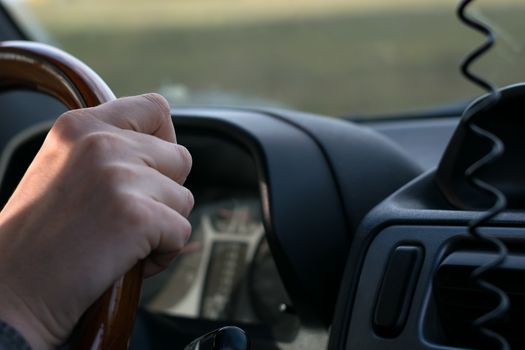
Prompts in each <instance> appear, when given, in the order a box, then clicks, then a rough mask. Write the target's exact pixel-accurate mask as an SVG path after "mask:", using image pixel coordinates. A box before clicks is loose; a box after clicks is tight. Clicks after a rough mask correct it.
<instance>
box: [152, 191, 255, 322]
mask: <svg viewBox="0 0 525 350" xmlns="http://www.w3.org/2000/svg"><path fill="white" fill-rule="evenodd" d="M190 222H191V223H192V226H193V234H192V237H191V238H190V241H189V243H188V245H189V246H190V247H191V249H190V250H189V251H188V252H186V253H184V254H182V255H181V256H179V257H178V258H177V259H176V261H175V263H174V264H173V267H172V268H170V269H169V270H168V271H166V272H164V273H163V274H162V275H163V276H161V277H157V280H151V281H149V280H148V281H146V284H147V285H146V287H147V288H148V287H149V289H150V290H151V289H152V288H153V289H156V295H154V296H153V297H151V298H150V300H149V301H148V302H147V307H148V308H149V309H152V310H155V311H161V312H164V313H168V314H172V315H178V316H187V317H193V318H197V317H202V318H206V319H212V320H215V319H223V320H224V319H235V318H237V319H239V318H242V320H243V321H248V322H249V321H252V322H257V319H256V317H255V316H254V315H255V314H254V313H253V312H250V311H249V310H251V302H250V298H249V296H248V294H249V293H248V291H247V288H246V285H247V278H246V276H247V274H248V271H249V269H248V267H249V265H250V264H251V263H252V261H253V259H254V256H255V253H256V251H257V247H258V245H259V243H260V241H261V240H262V239H263V238H264V229H263V225H262V220H261V208H260V204H259V201H258V200H257V199H255V198H235V199H225V200H220V201H214V202H209V203H206V204H202V205H200V206H199V207H198V208H196V209H195V210H194V212H193V213H192V215H191V216H190ZM161 279H164V281H162V280H161ZM151 285H153V287H151ZM243 293H244V294H245V296H244V297H242V296H240V294H243ZM238 303H242V304H243V305H237V304H238ZM236 310H243V312H242V316H240V314H239V313H238V312H237V311H236ZM246 310H248V311H246Z"/></svg>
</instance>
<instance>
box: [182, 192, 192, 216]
mask: <svg viewBox="0 0 525 350" xmlns="http://www.w3.org/2000/svg"><path fill="white" fill-rule="evenodd" d="M182 191H183V194H184V207H183V212H182V213H181V214H183V215H184V216H186V217H187V216H188V215H190V213H191V211H192V209H193V206H194V205H195V198H194V197H193V193H191V191H190V190H189V189H187V188H186V187H182Z"/></svg>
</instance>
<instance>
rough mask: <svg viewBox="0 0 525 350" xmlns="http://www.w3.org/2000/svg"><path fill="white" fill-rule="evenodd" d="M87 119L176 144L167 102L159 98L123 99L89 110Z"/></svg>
mask: <svg viewBox="0 0 525 350" xmlns="http://www.w3.org/2000/svg"><path fill="white" fill-rule="evenodd" d="M84 113H88V114H89V115H90V116H92V117H94V118H96V119H98V120H101V121H103V122H105V123H107V124H109V125H112V126H115V127H117V128H120V129H125V130H133V131H136V132H139V133H143V134H148V135H154V136H156V137H158V138H161V139H163V140H165V141H168V142H176V141H177V140H176V137H175V130H174V129H173V124H172V122H171V113H170V106H169V104H168V101H166V99H165V98H164V97H162V96H161V95H159V94H154V93H152V94H146V95H141V96H133V97H123V98H119V99H117V100H115V101H111V102H108V103H105V104H102V105H100V106H97V107H93V108H88V109H86V110H85V111H84Z"/></svg>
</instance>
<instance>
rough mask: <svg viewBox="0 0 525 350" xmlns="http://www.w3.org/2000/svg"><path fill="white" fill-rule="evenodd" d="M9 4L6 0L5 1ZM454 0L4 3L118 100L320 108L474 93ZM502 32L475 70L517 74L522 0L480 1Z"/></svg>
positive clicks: (363, 107)
mask: <svg viewBox="0 0 525 350" xmlns="http://www.w3.org/2000/svg"><path fill="white" fill-rule="evenodd" d="M4 2H6V1H4ZM456 3H457V1H455V0H396V1H392V0H286V1H283V0H178V1H172V0H98V1H97V0H75V1H67V0H26V1H22V0H10V1H8V4H9V5H10V7H11V8H12V9H13V10H14V12H15V14H16V17H18V18H19V19H20V20H21V22H23V23H25V24H26V30H28V31H29V34H30V36H31V37H33V38H35V39H37V40H41V41H46V42H49V43H51V44H53V45H56V46H59V47H61V48H63V49H65V50H66V51H68V52H70V53H71V54H73V55H75V56H77V57H79V58H80V59H82V60H83V61H85V62H86V63H87V64H88V65H90V66H91V67H92V68H93V69H94V70H95V71H97V72H98V73H99V74H100V75H101V76H102V78H103V79H105V80H106V81H107V82H108V84H109V85H110V87H112V89H113V90H114V91H115V93H116V94H117V95H119V96H123V95H130V94H139V93H143V92H147V91H158V92H160V93H161V94H163V95H164V96H166V97H167V98H168V100H169V101H170V102H171V103H172V105H173V106H186V105H201V106H202V105H208V106H217V105H228V106H247V105H249V106H278V107H286V108H294V109H300V110H305V111H309V112H314V113H320V114H325V115H333V116H340V115H349V114H352V113H358V114H363V113H364V114H379V113H393V112H400V111H406V110H414V109H419V108H428V107H434V106H437V105H442V104H450V103H454V102H457V101H460V100H465V99H468V98H472V97H474V96H476V95H479V94H480V93H481V91H480V90H478V89H477V88H475V87H472V86H471V85H470V84H469V83H467V82H466V81H464V80H463V78H461V76H460V74H459V73H458V64H459V62H460V60H461V58H462V57H463V56H464V55H465V54H466V53H467V52H468V51H469V50H471V49H472V48H474V47H475V46H476V45H478V44H479V43H480V42H481V40H482V39H483V38H482V37H481V36H479V35H478V34H477V33H474V32H472V31H471V30H470V29H468V28H465V27H464V26H462V25H461V24H459V22H458V21H457V19H456V17H455V13H454V12H455V6H456ZM475 12H476V16H478V17H481V18H483V19H485V20H487V21H489V22H490V23H491V24H492V25H493V26H494V28H495V29H496V30H497V32H498V34H499V39H500V40H499V42H498V45H497V47H496V50H494V51H492V52H491V53H490V54H489V55H487V56H486V57H484V58H483V59H482V60H481V61H480V63H478V64H476V65H475V69H476V70H477V71H478V72H480V73H482V74H483V75H484V76H486V77H488V78H490V79H492V80H493V81H494V82H495V83H497V84H498V85H506V84H510V83H514V82H518V81H521V80H524V75H525V64H523V63H522V62H520V59H521V56H522V51H523V39H522V36H521V35H519V34H521V33H522V32H523V27H524V24H523V20H522V17H523V14H524V13H525V4H524V3H523V2H521V1H517V0H516V1H510V0H497V1H492V2H489V1H479V4H478V5H477V7H476V8H475Z"/></svg>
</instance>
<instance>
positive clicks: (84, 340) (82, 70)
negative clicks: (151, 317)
mask: <svg viewBox="0 0 525 350" xmlns="http://www.w3.org/2000/svg"><path fill="white" fill-rule="evenodd" d="M6 88H23V89H30V90H37V91H41V92H44V93H46V94H49V95H51V96H53V97H55V98H57V99H58V100H59V101H61V102H62V103H64V104H65V105H66V107H67V108H69V109H77V108H84V107H94V106H97V105H99V104H101V103H104V102H108V101H111V100H114V99H115V95H114V94H113V92H111V90H110V89H109V87H108V86H107V85H106V83H104V81H103V80H102V79H101V78H100V77H99V76H98V75H97V74H96V73H95V72H94V71H93V70H91V69H90V68H89V67H88V66H86V65H85V64H84V63H82V62H80V61H79V60H77V59H76V58H74V57H73V56H71V55H69V54H67V53H65V52H63V51H61V50H58V49H56V48H53V47H50V46H48V45H44V44H40V43H34V42H27V41H6V42H2V43H0V89H6ZM141 286H142V264H141V263H138V264H137V265H135V267H133V268H132V269H131V270H130V271H129V272H128V273H127V274H126V275H125V276H123V277H122V278H120V279H119V280H118V281H117V282H115V284H114V285H113V286H112V287H111V288H110V289H108V290H107V291H106V292H105V293H104V294H103V295H102V296H101V297H100V298H99V299H98V300H97V301H96V302H95V304H93V305H92V306H91V307H90V308H89V309H88V310H87V312H86V313H85V314H84V316H83V317H82V319H81V321H80V323H79V325H77V327H76V330H75V332H74V334H73V335H72V338H71V342H72V344H71V346H72V349H74V350H84V349H90V350H98V349H101V350H102V349H104V350H106V349H111V350H123V349H127V347H128V343H129V338H130V335H131V331H132V328H133V321H134V317H135V312H136V309H137V306H138V302H139V297H140V289H141Z"/></svg>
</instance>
